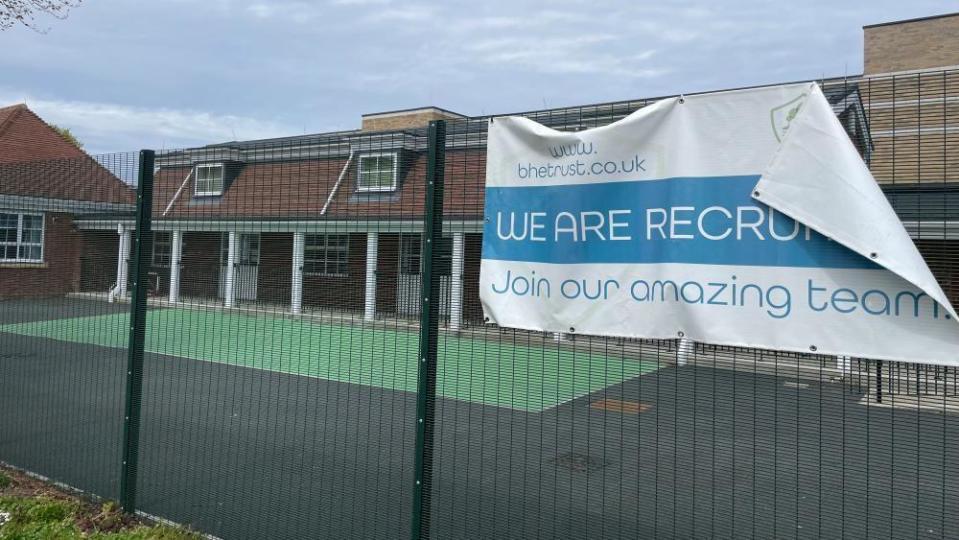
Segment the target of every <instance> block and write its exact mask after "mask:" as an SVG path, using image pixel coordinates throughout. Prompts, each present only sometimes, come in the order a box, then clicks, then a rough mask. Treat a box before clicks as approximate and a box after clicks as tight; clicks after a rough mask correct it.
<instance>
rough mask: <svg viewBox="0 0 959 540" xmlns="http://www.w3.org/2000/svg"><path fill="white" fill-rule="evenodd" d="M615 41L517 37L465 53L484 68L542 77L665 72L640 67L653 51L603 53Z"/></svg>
mask: <svg viewBox="0 0 959 540" xmlns="http://www.w3.org/2000/svg"><path fill="white" fill-rule="evenodd" d="M618 39H619V38H618V37H617V36H615V35H612V34H589V35H581V36H576V37H564V38H542V37H538V36H517V37H505V38H496V39H487V40H481V41H477V42H475V43H473V44H471V45H469V46H467V50H470V51H472V52H474V53H477V57H478V58H479V59H480V60H481V61H483V62H485V63H488V64H497V65H506V66H515V67H522V68H526V69H531V70H534V71H539V72H542V73H555V74H590V73H603V74H610V75H623V76H629V77H655V76H657V75H660V74H662V73H665V72H666V70H664V69H660V68H655V67H651V66H648V65H644V64H643V63H644V62H645V61H646V60H649V59H650V58H652V57H653V56H654V55H655V53H656V51H655V50H653V49H647V50H644V51H641V52H639V53H635V54H624V55H616V54H611V53H609V52H606V48H607V44H609V43H610V42H615V41H617V40H618Z"/></svg>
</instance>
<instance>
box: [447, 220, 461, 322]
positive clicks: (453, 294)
mask: <svg viewBox="0 0 959 540" xmlns="http://www.w3.org/2000/svg"><path fill="white" fill-rule="evenodd" d="M463 252H464V234H463V233H461V232H458V233H453V254H452V255H453V256H452V261H451V263H452V268H451V269H450V330H452V331H453V332H459V330H460V328H462V326H463V259H464V255H463Z"/></svg>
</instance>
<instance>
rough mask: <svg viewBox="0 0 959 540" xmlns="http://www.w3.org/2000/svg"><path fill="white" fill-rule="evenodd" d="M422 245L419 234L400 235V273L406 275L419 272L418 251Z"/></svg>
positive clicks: (419, 251)
mask: <svg viewBox="0 0 959 540" xmlns="http://www.w3.org/2000/svg"><path fill="white" fill-rule="evenodd" d="M422 248H423V245H422V243H421V241H420V235H419V234H402V235H400V273H401V274H405V275H408V276H418V275H419V274H420V253H421V250H422Z"/></svg>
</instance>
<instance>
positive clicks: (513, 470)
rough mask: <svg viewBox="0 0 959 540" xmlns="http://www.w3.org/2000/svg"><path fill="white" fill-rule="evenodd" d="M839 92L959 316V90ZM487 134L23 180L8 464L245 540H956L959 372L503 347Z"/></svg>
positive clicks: (6, 423)
mask: <svg viewBox="0 0 959 540" xmlns="http://www.w3.org/2000/svg"><path fill="white" fill-rule="evenodd" d="M820 84H821V85H822V87H823V90H824V93H825V94H826V97H827V99H828V100H829V102H830V103H831V104H832V106H833V109H834V111H835V113H836V114H837V116H838V117H839V119H840V121H841V122H842V123H843V125H844V126H845V127H846V129H847V131H848V133H849V135H850V137H851V138H852V140H853V142H854V143H855V144H856V146H857V148H858V149H859V151H860V153H861V154H862V155H863V157H864V159H866V160H867V162H868V163H869V164H870V167H871V169H872V170H873V173H874V175H875V176H876V178H877V180H878V181H879V182H880V183H881V184H882V187H883V189H884V191H885V192H886V194H887V196H888V198H889V200H890V201H891V202H892V204H893V207H894V208H895V210H896V211H897V213H898V214H899V216H900V218H901V219H902V220H903V222H904V224H905V225H906V227H907V229H908V230H909V231H910V233H911V234H912V236H913V238H914V239H915V241H916V244H917V246H918V247H919V249H920V251H921V252H922V253H923V255H924V256H925V257H926V260H927V262H928V263H929V265H930V267H931V268H932V270H933V272H934V274H935V275H936V277H937V278H938V279H939V280H940V283H941V284H942V286H943V288H944V290H945V291H946V293H947V295H948V296H949V297H950V298H951V299H952V300H953V301H954V302H955V301H956V300H959V297H957V288H956V284H955V283H956V279H955V278H956V275H957V268H959V264H957V263H959V249H957V244H956V242H957V240H956V237H955V235H956V228H955V223H956V222H957V219H956V217H957V216H956V215H957V213H959V199H957V197H956V193H957V191H956V187H955V186H956V185H957V182H956V180H957V179H956V170H957V165H959V163H957V161H959V152H957V147H956V146H957V143H959V134H957V132H956V130H955V129H956V128H955V126H956V124H957V112H959V109H956V98H957V96H959V72H952V71H948V72H936V73H922V74H910V75H902V76H896V77H879V78H871V79H855V80H852V79H847V80H828V81H821V83H820ZM654 101H655V99H649V100H637V101H626V102H617V103H608V104H600V105H590V106H583V107H572V108H565V109H552V110H545V111H533V112H527V113H523V114H524V115H525V116H527V117H529V118H532V119H534V120H536V121H538V122H541V123H543V124H545V125H548V126H550V127H553V128H555V129H560V130H568V131H575V130H582V129H588V128H592V127H598V126H603V125H607V124H609V123H611V122H614V121H616V120H618V119H621V118H623V117H625V116H626V115H628V114H630V113H631V112H633V111H635V110H637V109H639V108H641V107H643V106H645V105H647V104H649V103H652V102H654ZM488 122H489V118H485V117H483V118H457V119H448V120H447V121H445V122H444V123H442V124H433V127H432V129H433V130H434V131H432V132H430V131H429V130H428V129H427V128H426V127H407V128H399V127H395V126H392V127H391V125H390V122H389V121H384V123H383V124H381V125H380V126H378V127H379V128H381V129H379V130H377V131H372V130H368V131H348V132H340V133H329V134H323V135H316V136H297V137H289V138H283V139H271V140H262V141H250V142H233V143H224V144H219V145H212V146H205V147H200V148H187V149H180V150H173V151H164V152H158V153H157V154H156V156H155V162H154V163H155V167H154V168H152V170H150V171H144V170H140V169H139V168H138V166H137V155H136V154H122V155H114V156H103V157H96V158H89V157H86V156H75V157H73V158H71V159H44V160H40V161H38V160H32V161H30V160H24V159H19V160H17V161H16V162H10V163H7V162H6V161H3V158H2V156H0V219H2V221H0V249H2V250H3V251H2V252H0V255H2V257H0V259H3V260H2V261H0V460H2V461H3V462H6V463H9V464H11V465H14V466H17V467H20V468H24V469H27V470H29V471H33V472H36V473H38V474H42V475H45V476H48V477H50V478H53V479H55V480H58V481H61V482H64V483H67V484H69V485H72V486H75V487H78V488H80V489H82V490H84V491H88V492H90V493H94V494H97V495H100V496H103V497H108V498H124V500H127V501H131V500H135V507H136V509H138V510H140V511H143V512H145V513H148V514H152V515H156V516H160V517H163V518H166V519H170V520H173V521H176V522H180V523H185V524H189V525H191V526H194V527H196V528H198V529H199V530H202V531H205V532H209V533H211V534H214V535H217V536H220V537H223V538H305V537H309V538H322V537H355V538H373V537H385V538H396V537H406V536H409V535H410V527H411V524H416V526H418V530H420V531H421V532H422V533H423V535H424V536H432V537H436V538H530V537H547V538H581V537H590V538H594V537H595V538H637V537H643V538H645V537H663V538H671V537H675V538H705V537H716V538H742V537H750V538H818V537H824V538H838V537H848V538H901V537H913V538H949V537H956V536H959V529H957V525H956V523H957V522H959V520H957V517H959V516H957V512H956V509H957V508H959V483H957V476H959V470H957V469H959V468H957V466H956V465H955V463H956V458H957V452H959V450H957V448H959V445H957V444H956V443H957V442H959V423H957V418H959V416H957V415H959V396H957V390H956V383H957V378H959V377H957V373H956V370H955V369H953V368H945V367H940V366H929V365H924V364H921V363H896V362H888V361H887V362H878V361H875V360H871V359H868V358H851V359H837V358H835V357H827V356H822V355H814V354H796V353H785V352H782V351H769V350H756V349H743V348H735V347H719V346H712V345H708V344H695V345H693V348H692V349H684V348H683V347H684V346H681V344H680V343H678V342H677V341H675V340H664V341H654V340H640V339H619V338H603V337H596V336H588V335H580V334H577V333H575V332H570V333H565V334H546V333H541V332H528V331H520V330H514V329H507V328H498V327H495V326H494V325H491V324H488V323H486V322H485V321H484V318H483V311H482V308H481V305H480V303H479V267H480V258H481V247H482V230H483V222H484V215H483V204H484V201H483V197H484V182H485V156H486V131H487V126H488ZM440 125H442V130H443V132H444V133H445V138H442V137H438V136H437V131H435V130H436V129H437V126H440ZM431 140H432V141H433V143H432V145H431V142H430V141H431ZM431 147H432V148H431ZM431 149H432V153H431V152H430V150H431ZM431 164H432V167H431ZM143 173H151V174H152V176H150V178H152V190H151V194H152V203H151V206H150V209H151V214H152V218H151V219H150V220H149V226H150V230H151V233H150V234H149V235H148V236H149V237H148V238H145V239H144V243H143V244H141V245H142V248H141V249H140V250H139V251H140V252H141V255H142V256H143V259H142V260H143V262H144V264H145V265H147V266H148V268H145V269H143V274H142V276H143V278H142V280H140V281H139V282H138V280H137V279H136V277H137V275H136V273H135V272H134V271H133V270H132V269H131V268H130V266H129V264H128V261H130V260H132V259H133V255H135V254H136V253H137V252H138V249H137V246H138V244H137V242H136V241H135V239H136V232H137V230H136V219H135V202H136V201H135V190H136V188H137V177H138V176H139V175H141V174H143ZM431 181H435V183H431ZM437 190H438V191H437ZM431 191H432V193H433V194H434V195H436V196H439V197H440V199H439V200H438V201H436V200H432V202H433V203H437V204H432V205H431V204H430V202H431V199H430V193H431ZM438 203H441V204H438ZM37 216H39V217H37ZM41 224H42V226H41ZM143 230H146V229H145V228H144V229H143ZM37 231H39V233H40V241H39V243H38V242H37V241H36V238H37ZM11 239H12V240H11ZM37 246H39V249H40V251H39V255H37V253H36V251H37ZM134 283H137V285H139V286H141V287H142V290H143V291H144V292H145V293H146V298H145V300H144V301H143V302H142V306H141V307H142V308H143V310H144V311H142V313H144V314H145V315H144V318H143V333H144V337H143V339H142V341H140V342H131V341H130V338H129V336H130V326H133V325H135V322H136V318H135V317H134V318H131V313H134V314H135V313H137V312H136V310H135V309H131V308H133V307H135V306H134V305H131V298H133V297H132V296H131V295H132V291H133V288H134ZM134 299H135V298H134ZM134 304H136V302H134ZM424 306H425V307H426V311H424ZM431 308H432V309H434V310H435V311H434V312H433V313H432V315H434V316H435V318H434V319H431V318H430V312H429V311H428V310H429V309H431ZM432 321H436V322H432ZM424 322H425V326H424ZM433 338H435V345H433V344H432V339H433ZM424 339H425V341H424ZM131 343H132V344H133V347H132V348H133V352H136V351H137V350H138V349H139V348H140V347H142V351H143V364H142V390H141V391H139V392H137V388H136V386H135V385H134V386H132V387H130V388H131V390H132V394H133V395H131V394H130V393H128V392H127V391H126V388H127V384H128V382H129V380H130V378H131V377H133V378H134V379H136V378H138V375H139V371H137V370H134V372H133V373H132V374H128V368H127V366H128V361H129V360H130V358H131V356H130V354H129V353H130V352H131V350H130V349H131V346H130V344H131ZM920 352H921V351H917V357H919V356H920V354H919V353H920ZM133 358H135V356H134V357H133ZM132 365H136V363H135V362H134V364H132ZM427 383H429V384H427ZM431 388H433V389H434V390H435V395H434V394H433V393H431V392H430V391H429V390H430V389H431ZM128 398H129V399H128ZM134 402H135V403H137V404H139V405H140V410H139V415H137V416H138V418H139V419H140V423H139V432H138V436H137V437H133V438H131V439H130V440H128V441H127V444H126V446H124V426H125V418H124V417H125V410H128V409H126V407H127V406H128V404H130V403H134ZM129 410H133V411H134V412H136V409H135V408H134V409H129ZM421 420H422V422H421ZM126 425H129V424H126ZM134 435H136V433H134ZM418 435H419V436H420V437H422V441H423V444H417V436H418ZM125 451H126V452H125ZM130 457H133V458H135V459H134V461H133V462H132V463H133V464H135V467H134V468H133V471H134V472H135V473H136V476H135V477H130V476H127V477H126V478H127V483H126V484H125V485H124V487H125V488H126V489H125V490H124V492H123V493H121V473H122V472H123V471H124V468H123V461H124V459H127V458H130ZM128 463H129V461H128ZM129 469H130V467H128V468H127V472H128V473H129ZM131 481H135V482H134V484H133V486H132V487H135V488H136V489H135V491H132V492H131V491H130V489H131ZM417 481H421V483H420V484H417ZM131 493H132V495H131ZM133 497H135V499H134V498H133ZM417 503H422V506H417Z"/></svg>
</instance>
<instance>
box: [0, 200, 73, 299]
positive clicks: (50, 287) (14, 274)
mask: <svg viewBox="0 0 959 540" xmlns="http://www.w3.org/2000/svg"><path fill="white" fill-rule="evenodd" d="M82 244H83V236H82V235H81V234H80V232H79V231H77V230H76V229H75V228H74V226H73V218H72V216H71V215H70V214H59V213H47V214H45V216H44V238H43V262H42V263H23V264H21V263H0V298H14V297H41V296H61V295H64V294H67V293H70V292H75V291H77V290H79V289H80V252H81V250H82V247H83V246H82Z"/></svg>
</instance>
